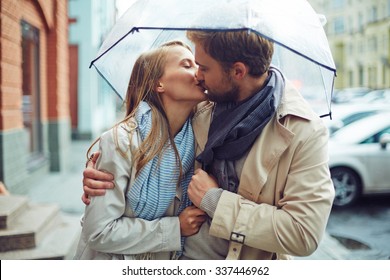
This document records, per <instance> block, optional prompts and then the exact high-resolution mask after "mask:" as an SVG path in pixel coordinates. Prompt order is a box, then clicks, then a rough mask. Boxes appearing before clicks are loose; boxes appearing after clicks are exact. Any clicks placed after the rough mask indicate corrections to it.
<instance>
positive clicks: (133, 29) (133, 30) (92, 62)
mask: <svg viewBox="0 0 390 280" xmlns="http://www.w3.org/2000/svg"><path fill="white" fill-rule="evenodd" d="M134 32H139V30H138V28H137V27H133V28H132V29H131V30H130V31H129V32H127V33H126V34H125V35H123V36H122V37H121V38H120V39H119V40H118V41H116V42H115V43H114V44H112V45H111V47H109V48H108V49H107V50H105V51H104V52H103V53H102V54H101V55H99V56H98V57H97V58H95V59H94V60H92V61H91V64H90V65H89V68H91V67H92V65H93V64H94V62H95V61H97V60H98V59H99V58H101V57H102V56H103V55H105V54H106V53H107V52H109V51H110V50H111V49H112V48H113V47H115V46H116V45H118V44H119V43H120V42H121V41H122V40H123V39H125V38H126V36H127V35H129V34H130V33H134ZM96 69H97V68H96Z"/></svg>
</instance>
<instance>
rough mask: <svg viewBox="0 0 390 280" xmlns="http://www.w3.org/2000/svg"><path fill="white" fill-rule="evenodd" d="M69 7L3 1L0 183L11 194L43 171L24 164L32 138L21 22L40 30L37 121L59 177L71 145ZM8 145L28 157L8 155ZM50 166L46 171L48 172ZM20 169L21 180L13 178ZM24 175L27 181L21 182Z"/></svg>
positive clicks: (38, 0) (52, 1)
mask: <svg viewBox="0 0 390 280" xmlns="http://www.w3.org/2000/svg"><path fill="white" fill-rule="evenodd" d="M67 5H68V1H67V0H1V1H0V66H1V67H0V142H1V143H0V149H1V151H0V181H5V183H6V185H7V187H9V188H10V187H11V188H12V185H13V184H14V185H21V184H22V183H23V181H25V180H27V179H28V177H29V176H30V177H31V176H33V174H32V172H34V171H37V170H38V171H39V166H34V168H31V164H30V165H29V164H28V163H26V161H28V158H29V157H28V154H29V150H28V149H27V148H26V147H25V146H26V145H25V142H26V141H27V140H26V137H28V134H27V133H26V131H25V130H24V124H23V111H22V100H23V84H22V82H23V71H22V32H21V21H22V20H23V21H25V22H27V23H28V24H29V25H31V26H33V27H34V28H36V29H38V30H39V81H38V82H39V96H40V98H39V101H40V104H39V115H40V123H41V126H42V127H41V129H42V133H41V134H42V142H43V143H40V144H41V145H42V146H43V150H42V153H43V157H44V158H46V159H47V158H49V165H50V167H52V166H55V168H52V169H54V170H56V171H58V170H60V169H61V168H62V166H63V165H64V158H66V156H64V154H65V153H66V152H67V150H68V145H69V141H68V140H67V139H66V138H67V134H68V133H67V131H68V130H69V139H70V134H71V132H70V127H69V129H68V126H69V124H68V122H69V120H70V113H69V93H68V91H69V76H68V73H69V63H68V57H69V55H68V15H67V14H68V7H67ZM51 127H54V129H51ZM51 130H52V131H51ZM64 135H65V140H63V139H64ZM53 139H54V140H53ZM53 141H55V142H53ZM9 143H14V145H15V146H16V147H18V151H19V152H20V154H23V155H25V154H27V155H26V156H23V157H20V155H19V156H17V155H16V154H17V153H15V152H13V151H12V150H11V151H9V150H6V147H9ZM49 151H50V152H49ZM60 163H61V164H60ZM42 164H43V165H44V164H45V163H42ZM47 164H48V163H47V162H46V167H45V166H44V167H43V169H44V170H47ZM10 166H12V168H10ZM18 169H19V174H23V175H22V176H19V178H15V176H17V174H14V173H15V170H18ZM32 169H34V170H32ZM12 170H13V171H12ZM41 170H42V168H41ZM39 172H41V171H39ZM24 174H26V175H25V177H26V178H23V176H24ZM7 183H8V184H7Z"/></svg>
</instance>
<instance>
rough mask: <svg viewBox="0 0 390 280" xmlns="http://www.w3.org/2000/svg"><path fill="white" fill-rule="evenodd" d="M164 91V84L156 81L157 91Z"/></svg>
mask: <svg viewBox="0 0 390 280" xmlns="http://www.w3.org/2000/svg"><path fill="white" fill-rule="evenodd" d="M164 91H165V89H164V85H163V84H162V83H161V82H158V84H157V92H158V93H163V92H164Z"/></svg>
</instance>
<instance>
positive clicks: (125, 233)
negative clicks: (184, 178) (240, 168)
mask: <svg viewBox="0 0 390 280" xmlns="http://www.w3.org/2000/svg"><path fill="white" fill-rule="evenodd" d="M139 141H140V137H139V134H138V132H137V130H136V127H135V121H134V120H133V121H130V122H129V123H128V124H121V125H120V126H119V127H118V129H117V130H115V129H111V130H109V131H107V132H105V133H104V134H103V135H102V136H101V140H100V149H99V150H100V152H101V155H100V156H99V159H98V162H97V163H96V168H97V169H99V170H105V171H107V172H110V173H112V174H113V175H114V184H115V187H114V189H110V190H107V191H106V194H105V195H104V196H95V197H91V203H90V204H89V205H88V206H86V207H85V213H84V217H83V219H82V226H83V229H82V233H81V237H80V241H79V244H78V248H77V252H76V255H75V257H74V258H75V259H89V260H90V259H171V256H172V255H174V254H173V252H174V251H178V250H181V235H180V223H179V218H178V217H177V216H175V215H174V213H177V209H178V207H179V204H180V201H179V200H178V197H181V189H177V190H176V198H175V199H174V201H173V202H172V204H171V206H170V208H169V209H168V211H167V213H166V216H165V217H163V218H160V219H156V220H153V221H147V220H143V219H140V218H136V217H134V214H133V213H132V211H131V209H130V206H129V205H128V204H127V201H126V193H127V190H128V188H129V187H130V185H131V183H132V182H133V180H134V175H135V174H134V170H135V168H132V158H131V152H130V150H129V147H131V148H132V149H134V150H135V149H136V148H138V146H139ZM118 147H119V148H120V150H119V149H118Z"/></svg>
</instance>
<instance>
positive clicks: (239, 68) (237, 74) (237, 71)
mask: <svg viewBox="0 0 390 280" xmlns="http://www.w3.org/2000/svg"><path fill="white" fill-rule="evenodd" d="M247 73H248V68H247V66H246V65H245V64H244V63H242V62H236V63H234V64H233V67H232V75H233V77H234V78H236V79H237V80H241V79H242V78H244V77H245V76H246V75H247Z"/></svg>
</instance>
